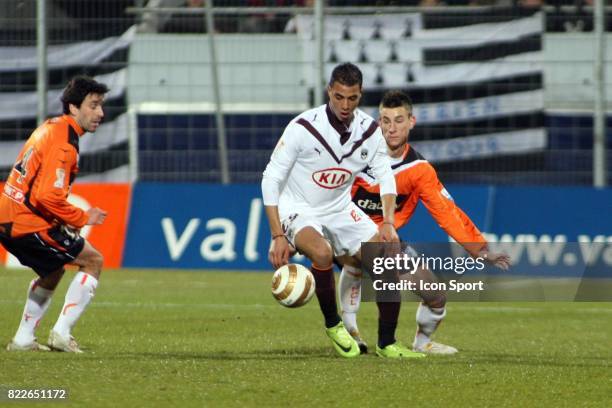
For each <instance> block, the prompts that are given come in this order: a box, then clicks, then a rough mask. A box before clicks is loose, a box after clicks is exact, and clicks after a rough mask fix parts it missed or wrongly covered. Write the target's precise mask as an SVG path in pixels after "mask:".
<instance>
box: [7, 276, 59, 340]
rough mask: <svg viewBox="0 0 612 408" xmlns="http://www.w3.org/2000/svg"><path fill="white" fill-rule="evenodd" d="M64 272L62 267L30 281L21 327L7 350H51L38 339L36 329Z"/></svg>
mask: <svg viewBox="0 0 612 408" xmlns="http://www.w3.org/2000/svg"><path fill="white" fill-rule="evenodd" d="M63 274H64V268H60V269H57V270H55V271H54V272H51V273H50V274H48V275H46V276H44V277H39V278H37V279H33V280H32V281H31V282H30V285H29V286H28V293H27V296H26V303H25V306H24V308H23V314H22V316H21V321H20V322H19V328H18V329H17V333H16V334H15V336H14V337H13V339H12V341H11V342H10V343H9V345H8V346H7V350H9V351H15V350H43V351H47V350H49V348H48V347H47V346H44V345H42V344H39V343H38V342H37V341H36V335H35V331H36V328H37V327H38V325H39V323H40V320H41V319H42V318H43V316H44V315H45V313H46V312H47V310H48V309H49V305H50V304H51V297H52V296H53V291H54V290H55V288H56V286H57V284H58V283H59V281H60V280H61V279H62V276H63Z"/></svg>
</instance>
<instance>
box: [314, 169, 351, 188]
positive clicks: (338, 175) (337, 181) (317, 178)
mask: <svg viewBox="0 0 612 408" xmlns="http://www.w3.org/2000/svg"><path fill="white" fill-rule="evenodd" d="M351 175H352V174H351V172H350V171H348V170H346V169H342V168H338V167H332V168H329V169H324V170H319V171H317V172H314V173H312V180H313V181H314V182H315V183H317V185H318V186H319V187H323V188H327V189H330V190H331V189H334V188H338V187H340V186H341V185H343V184H345V183H346V182H348V181H349V180H350V179H351Z"/></svg>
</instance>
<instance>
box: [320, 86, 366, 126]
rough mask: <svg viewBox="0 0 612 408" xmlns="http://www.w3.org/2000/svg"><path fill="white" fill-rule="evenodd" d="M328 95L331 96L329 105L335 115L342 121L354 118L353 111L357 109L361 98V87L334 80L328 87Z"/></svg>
mask: <svg viewBox="0 0 612 408" xmlns="http://www.w3.org/2000/svg"><path fill="white" fill-rule="evenodd" d="M327 95H328V96H329V107H330V108H331V110H332V112H334V115H336V117H337V118H338V119H340V120H341V121H342V122H345V123H346V122H350V121H351V119H352V118H353V111H354V110H355V109H357V106H358V105H359V100H360V99H361V87H360V86H359V85H352V86H347V85H342V84H341V83H339V82H334V83H333V84H332V85H331V86H328V87H327Z"/></svg>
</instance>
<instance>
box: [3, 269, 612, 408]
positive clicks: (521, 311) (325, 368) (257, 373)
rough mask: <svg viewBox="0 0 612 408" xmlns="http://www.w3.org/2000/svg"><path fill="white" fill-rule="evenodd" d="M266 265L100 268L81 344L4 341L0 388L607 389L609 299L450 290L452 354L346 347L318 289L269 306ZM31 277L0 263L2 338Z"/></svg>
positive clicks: (43, 330) (587, 398) (445, 396)
mask: <svg viewBox="0 0 612 408" xmlns="http://www.w3.org/2000/svg"><path fill="white" fill-rule="evenodd" d="M271 275H272V274H271V272H270V273H247V272H243V273H238V272H189V271H187V272H186V271H169V270H165V271H155V270H150V271H141V270H114V271H105V272H104V273H103V275H102V279H101V282H100V286H99V288H98V291H97V294H96V297H95V298H94V300H93V302H92V303H91V305H90V306H89V309H88V310H87V312H86V313H85V315H84V316H83V318H82V319H81V321H80V322H79V323H78V326H77V327H76V328H75V330H74V335H75V337H76V338H77V340H78V341H79V342H80V344H81V346H82V347H83V348H84V350H85V351H86V354H82V355H70V354H66V353H9V352H6V351H3V350H2V351H0V388H1V387H5V388H6V387H11V388H65V389H67V390H68V392H69V400H68V402H67V403H63V406H84V407H95V406H113V407H119V406H126V407H153V406H180V407H188V406H194V407H201V406H228V405H232V406H235V405H240V406H260V407H261V406H272V405H274V406H281V405H284V406H289V405H291V406H317V405H319V406H398V407H415V406H428V407H431V406H434V407H435V406H449V407H456V406H459V407H461V406H466V407H467V406H470V407H473V406H491V407H498V406H521V407H522V406H537V407H541V406H553V407H558V406H572V407H573V406H594V407H595V406H610V403H611V401H612V391H611V390H612V374H611V373H612V367H611V362H612V347H611V346H612V324H611V323H612V304H610V303H553V302H549V303H511V302H503V303H451V304H449V307H448V318H447V319H446V321H445V322H444V324H443V325H442V326H441V327H440V330H439V332H438V334H437V337H436V338H437V339H438V340H439V341H441V342H448V343H449V344H452V345H454V346H456V347H457V348H459V350H460V354H458V355H456V356H449V357H431V356H430V357H427V358H426V359H423V360H422V361H388V360H383V359H381V358H377V357H376V356H375V355H373V354H369V355H367V356H361V357H359V358H357V359H352V360H344V359H342V358H340V357H337V356H336V355H335V354H334V351H333V349H332V346H331V344H330V342H329V340H328V339H327V337H326V336H325V334H324V331H323V324H322V317H321V314H320V312H319V310H318V306H317V302H316V300H313V301H312V302H311V303H310V304H308V305H306V306H305V307H303V308H301V309H295V310H293V309H286V308H283V307H281V306H279V305H277V304H276V302H275V301H274V299H273V298H272V296H271V295H270V280H271ZM33 276H34V275H33V273H32V272H30V271H20V270H7V269H0V339H1V340H2V342H3V344H6V342H8V341H9V340H10V338H11V336H12V335H13V334H14V331H15V329H16V327H17V325H18V321H19V317H20V314H21V312H22V308H23V302H24V296H25V292H26V286H27V284H28V282H29V281H30V279H32V277H33ZM71 277H72V272H68V273H67V276H66V277H65V278H64V281H63V282H62V283H61V285H60V287H59V288H58V291H57V294H56V297H55V298H54V300H53V303H52V305H51V308H50V310H49V312H48V313H47V316H46V317H45V319H44V320H43V322H42V323H41V326H40V327H39V329H38V330H39V331H38V336H39V339H40V340H43V341H46V337H47V335H48V332H49V329H50V327H51V325H52V324H53V322H54V321H55V318H56V317H57V314H58V313H59V310H60V308H61V306H62V304H63V296H64V293H65V290H66V286H67V284H68V282H69V280H70V279H71ZM415 308H416V304H414V303H404V304H403V305H402V316H401V318H400V326H399V328H398V338H399V339H400V340H401V341H403V342H404V343H410V341H411V340H412V336H413V334H414V312H415ZM360 324H361V329H362V332H363V334H364V337H365V339H366V340H367V341H368V343H369V344H370V346H371V347H372V346H373V345H374V344H375V340H376V306H375V305H374V304H371V303H367V304H364V306H363V308H362V311H361V312H360ZM2 404H4V402H2V401H0V405H2ZM18 405H20V404H16V403H12V404H11V405H10V406H15V407H16V406H18ZM52 405H53V404H52ZM20 406H21V405H20ZM41 406H50V404H49V403H44V404H41Z"/></svg>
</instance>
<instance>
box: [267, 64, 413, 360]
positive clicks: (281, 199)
mask: <svg viewBox="0 0 612 408" xmlns="http://www.w3.org/2000/svg"><path fill="white" fill-rule="evenodd" d="M361 86H362V74H361V71H360V70H359V68H357V67H356V66H355V65H353V64H350V63H345V64H341V65H338V66H337V67H335V68H334V70H333V72H332V75H331V79H330V81H329V84H328V87H327V94H328V96H329V103H328V104H326V105H322V106H319V107H316V108H314V109H311V110H308V111H306V112H304V113H302V114H300V115H298V116H297V117H296V118H294V119H293V120H292V121H291V122H290V123H289V125H287V127H286V128H285V131H284V132H283V135H282V136H281V138H280V140H279V141H278V143H277V145H276V148H275V149H274V152H273V153H272V156H271V158H270V162H269V163H268V165H267V167H266V170H265V171H264V174H263V179H262V192H263V201H264V206H265V209H266V215H267V217H268V221H269V223H270V230H271V233H272V245H271V247H270V253H269V259H270V262H271V263H272V265H273V266H274V268H279V267H280V266H282V265H285V264H287V263H288V261H289V256H290V254H291V252H292V248H291V247H294V248H295V249H297V251H299V252H300V253H302V254H304V255H305V256H306V257H308V259H310V261H311V262H312V267H311V271H312V273H313V275H314V278H315V282H316V295H317V299H318V301H319V306H320V308H321V312H322V313H323V316H324V318H325V327H326V333H327V336H328V337H329V338H330V339H331V341H332V343H333V346H334V348H335V349H336V351H337V352H338V354H340V355H341V356H343V357H356V356H358V355H359V354H360V349H359V345H358V344H357V342H356V341H355V340H354V339H353V338H352V337H351V335H350V334H349V333H348V331H347V330H346V328H345V327H344V324H343V323H342V320H341V319H340V316H339V315H338V308H337V305H336V293H335V280H334V275H333V272H332V271H333V259H334V256H335V257H336V258H337V259H338V260H339V261H340V262H341V263H343V264H348V265H352V266H354V267H359V265H360V262H361V254H360V249H361V242H365V241H373V242H398V237H397V233H396V231H395V228H394V226H393V224H394V211H393V210H394V206H395V195H396V191H395V179H394V177H393V173H392V171H391V167H390V164H389V158H388V156H387V147H386V144H385V140H384V139H383V136H382V133H381V131H380V129H379V127H378V125H377V123H376V121H375V120H374V119H372V118H371V117H370V116H369V115H367V114H365V113H364V112H363V111H361V110H359V109H357V106H358V104H359V100H360V99H361ZM367 166H369V167H370V168H371V169H372V174H373V175H374V177H375V178H376V179H377V180H378V181H379V184H380V196H381V202H382V207H383V218H384V220H383V222H382V223H381V225H380V228H379V227H377V226H376V224H375V223H374V222H373V221H372V220H371V219H370V218H369V217H368V216H367V215H365V213H364V212H363V211H361V210H360V209H359V208H358V207H357V206H356V205H355V204H353V203H352V201H351V195H350V191H351V185H352V183H353V180H354V178H355V175H356V174H357V173H359V172H360V171H361V170H362V169H364V168H365V167H367ZM377 305H378V309H379V325H378V326H379V327H378V345H377V354H378V355H380V356H382V357H389V358H401V357H423V356H424V355H423V354H421V353H415V352H413V351H412V350H410V349H408V348H407V347H404V346H403V345H401V344H400V343H398V342H397V341H396V340H395V328H396V326H397V320H398V316H399V309H400V303H399V302H386V303H383V302H380V303H377Z"/></svg>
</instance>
